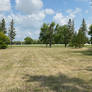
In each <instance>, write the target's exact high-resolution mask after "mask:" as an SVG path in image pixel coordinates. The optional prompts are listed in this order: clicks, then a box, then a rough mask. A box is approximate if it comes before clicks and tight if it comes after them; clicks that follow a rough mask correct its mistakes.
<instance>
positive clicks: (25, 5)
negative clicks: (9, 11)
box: [16, 0, 43, 14]
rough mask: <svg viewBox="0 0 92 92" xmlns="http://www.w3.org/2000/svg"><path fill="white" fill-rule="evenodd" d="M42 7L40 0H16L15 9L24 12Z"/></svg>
mask: <svg viewBox="0 0 92 92" xmlns="http://www.w3.org/2000/svg"><path fill="white" fill-rule="evenodd" d="M42 7H43V2H42V0H16V9H17V10H19V11H21V12H23V13H26V14H32V13H36V12H38V11H39V10H40V9H41V8H42Z"/></svg>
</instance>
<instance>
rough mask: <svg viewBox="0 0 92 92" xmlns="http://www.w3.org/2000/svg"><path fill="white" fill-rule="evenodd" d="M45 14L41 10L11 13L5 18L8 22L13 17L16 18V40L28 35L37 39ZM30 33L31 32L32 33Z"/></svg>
mask: <svg viewBox="0 0 92 92" xmlns="http://www.w3.org/2000/svg"><path fill="white" fill-rule="evenodd" d="M45 16H46V15H45V14H44V12H42V11H40V12H38V13H33V14H30V15H21V14H16V15H15V14H11V15H9V16H7V17H6V18H5V19H6V21H8V22H10V21H11V19H12V18H13V19H14V22H15V29H16V34H17V35H16V40H23V39H24V38H25V37H26V36H31V37H32V38H34V39H37V38H38V36H39V35H38V33H39V32H40V27H41V25H42V24H43V20H44V19H45ZM29 33H31V35H30V34H29Z"/></svg>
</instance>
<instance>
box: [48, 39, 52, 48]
mask: <svg viewBox="0 0 92 92" xmlns="http://www.w3.org/2000/svg"><path fill="white" fill-rule="evenodd" d="M49 46H50V48H51V47H52V41H51V40H50V43H49Z"/></svg>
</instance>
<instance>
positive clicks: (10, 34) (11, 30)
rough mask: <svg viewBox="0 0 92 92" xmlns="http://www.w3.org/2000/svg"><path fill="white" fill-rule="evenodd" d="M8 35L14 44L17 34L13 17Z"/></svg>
mask: <svg viewBox="0 0 92 92" xmlns="http://www.w3.org/2000/svg"><path fill="white" fill-rule="evenodd" d="M8 36H9V38H10V45H11V46H12V42H13V40H14V39H15V36H16V32H15V28H14V21H13V19H12V21H11V23H10V28H9V32H8Z"/></svg>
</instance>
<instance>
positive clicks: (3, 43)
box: [0, 32, 9, 49]
mask: <svg viewBox="0 0 92 92" xmlns="http://www.w3.org/2000/svg"><path fill="white" fill-rule="evenodd" d="M8 44H9V38H8V37H7V36H6V35H5V34H4V33H2V32H0V49H6V48H7V47H8Z"/></svg>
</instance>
